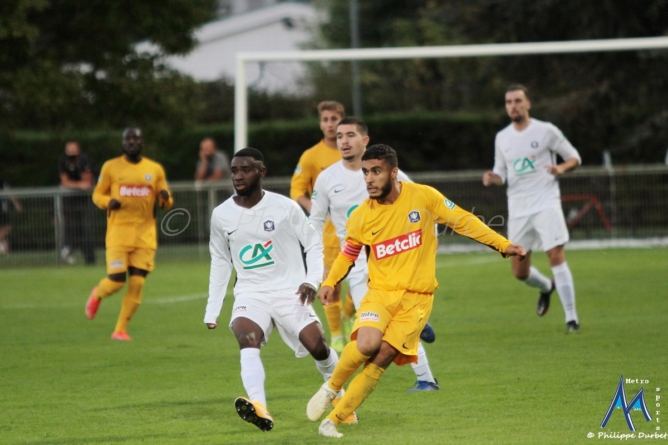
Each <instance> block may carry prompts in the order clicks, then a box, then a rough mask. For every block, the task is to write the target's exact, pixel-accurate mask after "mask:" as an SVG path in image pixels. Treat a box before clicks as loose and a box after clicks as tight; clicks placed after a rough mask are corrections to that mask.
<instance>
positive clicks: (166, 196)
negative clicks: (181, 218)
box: [156, 167, 174, 210]
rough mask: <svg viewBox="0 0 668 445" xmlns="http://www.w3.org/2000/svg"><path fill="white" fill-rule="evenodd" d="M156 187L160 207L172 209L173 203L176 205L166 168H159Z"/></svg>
mask: <svg viewBox="0 0 668 445" xmlns="http://www.w3.org/2000/svg"><path fill="white" fill-rule="evenodd" d="M156 187H157V189H158V205H159V206H160V208H162V209H164V210H169V209H171V208H172V205H174V197H173V196H172V193H171V191H170V190H169V186H168V185H167V178H166V175H165V170H164V169H163V168H162V167H159V168H158V175H157V181H156Z"/></svg>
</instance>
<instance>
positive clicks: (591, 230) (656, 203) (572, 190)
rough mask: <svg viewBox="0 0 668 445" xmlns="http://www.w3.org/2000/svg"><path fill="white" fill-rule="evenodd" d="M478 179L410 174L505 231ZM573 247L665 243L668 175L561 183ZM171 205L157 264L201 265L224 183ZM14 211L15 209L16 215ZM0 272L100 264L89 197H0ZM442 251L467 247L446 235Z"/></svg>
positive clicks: (613, 174)
mask: <svg viewBox="0 0 668 445" xmlns="http://www.w3.org/2000/svg"><path fill="white" fill-rule="evenodd" d="M482 174H483V172H482V171H467V172H455V173H444V172H434V173H415V174H411V177H412V179H413V180H414V181H415V182H419V183H422V184H429V185H431V186H433V187H435V188H437V189H438V190H440V191H441V192H442V193H443V194H445V195H446V196H447V197H448V198H450V199H451V200H453V201H454V202H455V203H457V204H458V205H460V206H461V207H463V208H464V209H466V210H469V211H471V212H473V213H474V214H476V215H478V216H479V217H480V218H482V219H483V220H484V221H485V222H487V223H489V224H490V225H491V226H493V227H494V229H495V230H497V231H499V232H501V233H504V234H505V230H506V218H507V205H506V194H505V187H489V188H486V187H483V185H482V181H481V178H482ZM560 184H561V194H562V202H563V209H564V214H565V216H566V220H567V222H568V225H569V228H570V233H571V239H572V240H591V239H615V238H648V237H666V236H668V210H667V209H668V167H666V166H664V165H656V166H633V167H617V168H614V169H605V168H602V167H600V168H599V167H582V168H580V169H578V170H576V171H575V172H573V173H570V174H567V175H565V176H563V177H562V178H561V179H560ZM170 186H171V188H172V192H173V194H174V199H175V204H174V207H173V208H172V209H171V210H170V211H169V212H165V211H162V210H161V209H158V210H157V214H156V215H157V218H156V219H157V224H158V234H159V239H158V244H159V248H158V251H157V261H158V262H160V261H168V260H180V261H195V260H207V259H208V258H209V256H208V255H209V253H208V239H209V217H210V215H211V212H212V210H213V209H214V208H215V206H217V205H218V204H220V203H221V202H223V201H224V200H225V199H227V198H228V197H229V196H231V194H232V188H231V186H230V185H229V183H228V182H224V183H220V184H206V185H198V184H194V183H192V182H180V183H172V184H170ZM289 187H290V178H265V180H264V188H265V189H267V190H272V191H275V192H278V193H281V194H284V195H288V192H289ZM16 203H18V207H19V208H20V209H21V210H20V211H19V210H17V208H16V205H15V204H16ZM0 211H1V212H2V214H1V215H0V217H1V218H2V219H1V220H0V268H6V267H18V266H45V265H61V266H66V265H70V264H104V261H105V259H104V237H105V230H106V212H104V211H102V210H100V209H98V208H97V207H95V206H94V205H93V203H92V201H91V199H90V195H87V194H81V193H75V192H72V191H71V190H65V189H59V188H34V189H12V190H10V191H4V192H0ZM440 242H441V243H443V244H466V243H467V242H469V241H468V240H466V239H465V238H463V237H461V236H456V235H452V233H451V232H448V231H446V232H445V233H444V236H441V238H440Z"/></svg>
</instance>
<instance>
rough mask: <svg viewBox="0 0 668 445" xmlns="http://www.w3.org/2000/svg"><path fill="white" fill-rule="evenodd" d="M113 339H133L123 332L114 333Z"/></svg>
mask: <svg viewBox="0 0 668 445" xmlns="http://www.w3.org/2000/svg"><path fill="white" fill-rule="evenodd" d="M111 339H112V340H121V341H130V340H132V338H131V337H130V336H129V335H128V333H127V332H125V331H121V332H114V333H113V334H111Z"/></svg>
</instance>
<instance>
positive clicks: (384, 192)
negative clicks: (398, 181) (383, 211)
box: [371, 177, 394, 201]
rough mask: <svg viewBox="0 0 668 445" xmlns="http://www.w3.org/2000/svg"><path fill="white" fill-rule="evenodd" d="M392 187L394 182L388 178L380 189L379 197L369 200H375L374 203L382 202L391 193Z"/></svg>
mask: <svg viewBox="0 0 668 445" xmlns="http://www.w3.org/2000/svg"><path fill="white" fill-rule="evenodd" d="M393 185H394V182H393V181H392V178H391V177H390V180H389V181H387V182H386V183H385V184H383V186H382V187H381V188H380V195H378V196H374V197H372V198H371V199H375V200H376V201H380V200H383V199H385V198H387V196H388V195H389V194H390V193H392V187H393Z"/></svg>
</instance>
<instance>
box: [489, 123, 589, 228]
mask: <svg viewBox="0 0 668 445" xmlns="http://www.w3.org/2000/svg"><path fill="white" fill-rule="evenodd" d="M557 154H558V155H559V156H561V157H562V159H564V160H565V161H567V160H569V159H572V158H577V159H578V162H579V163H581V162H582V160H581V159H580V154H579V153H578V151H577V150H576V149H575V148H574V147H573V146H572V145H571V143H570V142H568V139H566V138H565V137H564V135H563V134H562V133H561V131H560V130H559V129H558V128H557V127H555V126H554V125H552V124H550V123H549V122H543V121H540V120H538V119H533V118H531V122H530V123H529V126H528V127H527V128H525V129H524V130H523V131H517V130H515V128H514V127H513V125H512V124H510V125H508V126H507V127H506V128H504V129H503V130H501V131H500V132H498V133H497V134H496V141H495V147H494V173H496V174H497V175H499V176H500V177H501V179H503V181H504V182H508V217H509V218H520V217H524V216H529V215H533V214H535V213H538V212H541V211H543V210H545V209H548V208H553V207H558V208H561V197H560V193H559V182H558V180H557V178H556V177H554V176H553V175H552V174H550V172H549V171H548V170H547V168H546V166H547V165H549V164H553V165H556V163H557V159H556V155H557Z"/></svg>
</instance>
